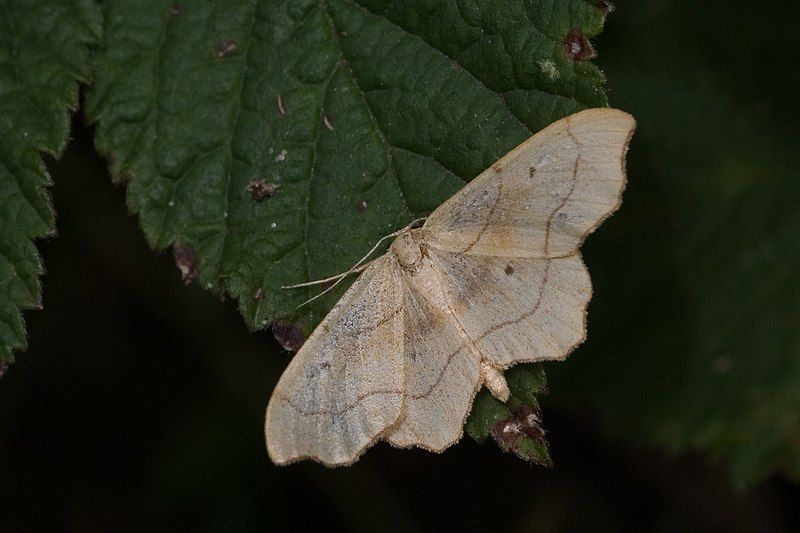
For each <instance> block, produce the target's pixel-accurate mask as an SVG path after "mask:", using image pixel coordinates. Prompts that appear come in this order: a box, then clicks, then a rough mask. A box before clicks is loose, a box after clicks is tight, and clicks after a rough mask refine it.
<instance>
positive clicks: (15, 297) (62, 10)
mask: <svg viewBox="0 0 800 533" xmlns="http://www.w3.org/2000/svg"><path fill="white" fill-rule="evenodd" d="M2 11H3V13H2V15H0V376H2V375H3V372H4V369H5V367H6V363H9V362H11V361H13V354H12V350H14V349H25V348H26V347H27V345H28V343H27V338H26V334H25V324H24V322H23V319H22V314H21V311H22V310H23V309H30V308H32V307H39V308H41V305H42V303H41V290H40V287H39V276H40V275H41V274H42V264H41V261H40V259H39V254H38V253H37V252H36V248H35V247H34V245H33V240H34V239H37V238H41V237H44V236H46V235H52V234H53V233H54V227H53V226H54V215H53V209H52V207H51V205H50V197H49V196H48V194H47V191H46V189H45V187H46V186H47V185H49V183H50V177H49V176H48V175H47V172H46V170H45V168H44V164H43V163H42V161H41V158H40V157H39V152H40V151H45V152H47V153H49V154H51V155H55V154H59V153H60V152H61V151H62V150H63V149H64V146H65V145H66V143H67V138H68V137H69V114H70V113H69V112H70V110H75V109H77V106H78V82H79V81H82V82H87V81H89V79H90V72H89V71H90V69H89V48H88V45H89V44H92V43H97V42H98V41H99V39H100V31H101V19H100V10H99V9H98V8H97V6H96V5H95V4H94V3H93V2H92V1H91V0H68V1H59V2H51V1H49V0H7V1H6V2H5V3H4V4H3V6H2Z"/></svg>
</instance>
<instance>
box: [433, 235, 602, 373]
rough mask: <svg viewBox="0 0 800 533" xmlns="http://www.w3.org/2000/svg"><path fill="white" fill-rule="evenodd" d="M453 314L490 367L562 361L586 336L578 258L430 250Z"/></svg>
mask: <svg viewBox="0 0 800 533" xmlns="http://www.w3.org/2000/svg"><path fill="white" fill-rule="evenodd" d="M429 257H430V259H431V261H432V262H433V264H434V268H435V269H436V271H437V273H438V274H439V279H440V283H441V286H442V288H443V291H444V293H445V294H446V295H447V298H448V304H449V306H450V308H451V309H452V310H453V314H454V315H455V316H456V317H457V318H458V322H459V324H460V325H461V327H463V328H464V331H465V332H466V333H467V335H468V336H469V338H470V339H471V340H472V342H473V343H474V345H475V347H476V348H477V351H478V352H479V353H480V354H481V356H482V357H483V358H484V359H485V360H487V361H488V362H490V363H491V364H492V365H494V366H497V367H500V368H506V367H508V366H510V365H513V364H516V363H521V362H530V361H545V360H553V359H564V358H565V357H566V356H567V355H568V354H569V353H570V352H571V351H572V350H573V349H574V348H575V347H576V346H577V345H578V344H580V343H581V342H583V340H584V339H585V337H586V325H585V322H586V321H585V316H586V306H587V304H588V302H589V299H590V298H591V295H592V286H591V281H590V279H589V273H588V271H587V270H586V267H585V265H584V264H583V261H582V260H581V258H580V255H579V254H574V255H571V256H567V257H561V258H547V259H538V258H528V257H520V258H503V257H492V256H480V255H471V254H460V253H448V252H441V251H435V250H431V251H430V252H429Z"/></svg>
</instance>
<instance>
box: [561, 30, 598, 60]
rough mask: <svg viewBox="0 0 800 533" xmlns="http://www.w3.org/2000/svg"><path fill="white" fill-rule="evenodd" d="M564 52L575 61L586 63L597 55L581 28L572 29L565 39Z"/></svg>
mask: <svg viewBox="0 0 800 533" xmlns="http://www.w3.org/2000/svg"><path fill="white" fill-rule="evenodd" d="M564 52H565V53H566V54H567V57H568V58H570V59H572V60H573V61H585V60H587V59H591V58H593V57H596V56H597V54H596V53H595V51H594V48H593V47H592V43H590V42H589V39H587V38H586V36H585V35H584V34H583V32H582V31H581V30H580V28H572V29H571V30H570V31H569V33H568V34H567V36H566V37H564Z"/></svg>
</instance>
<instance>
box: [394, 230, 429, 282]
mask: <svg viewBox="0 0 800 533" xmlns="http://www.w3.org/2000/svg"><path fill="white" fill-rule="evenodd" d="M425 246H426V245H425V241H424V240H423V239H422V235H421V234H420V230H418V229H412V230H410V231H407V232H405V233H403V234H401V235H400V236H399V237H397V238H396V239H395V240H394V242H393V243H392V247H391V250H392V253H393V254H394V256H395V257H396V258H397V261H398V262H399V263H400V266H402V267H403V269H405V270H407V271H411V272H416V271H418V270H419V269H420V268H421V267H422V258H423V257H425Z"/></svg>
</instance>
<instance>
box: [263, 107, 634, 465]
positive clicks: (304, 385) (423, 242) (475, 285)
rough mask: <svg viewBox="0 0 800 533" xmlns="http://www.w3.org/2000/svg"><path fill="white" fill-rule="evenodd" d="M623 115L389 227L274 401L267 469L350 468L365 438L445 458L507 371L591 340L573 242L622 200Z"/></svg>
mask: <svg viewBox="0 0 800 533" xmlns="http://www.w3.org/2000/svg"><path fill="white" fill-rule="evenodd" d="M634 128H635V121H634V119H633V117H632V116H631V115H629V114H627V113H625V112H623V111H619V110H615V109H605V108H601V109H588V110H585V111H581V112H579V113H576V114H574V115H571V116H568V117H566V118H564V119H561V120H559V121H557V122H555V123H553V124H551V125H550V126H548V127H546V128H545V129H543V130H542V131H540V132H539V133H537V134H536V135H534V136H533V137H531V138H529V139H528V140H526V141H525V142H523V143H522V144H521V145H519V146H518V147H516V148H515V149H514V150H512V151H511V152H509V153H508V154H507V155H505V156H504V157H503V158H501V159H500V160H499V161H497V162H496V163H495V164H494V165H492V166H491V167H490V168H488V169H486V170H485V171H484V172H483V173H481V174H480V175H479V176H478V177H476V178H475V179H473V180H472V181H471V182H470V183H469V184H467V185H466V186H465V187H464V188H463V189H461V190H460V191H459V192H458V193H456V194H455V195H454V196H452V197H451V198H450V199H449V200H447V201H446V202H445V203H443V204H442V205H441V206H440V207H438V208H437V209H436V210H435V211H434V212H433V213H431V215H430V216H429V217H428V218H427V219H426V220H425V223H424V224H423V225H422V227H419V228H414V229H411V228H409V229H407V230H405V231H403V232H402V233H401V234H399V235H398V236H397V237H396V238H395V240H394V241H393V242H392V244H391V246H390V247H389V251H388V252H387V253H386V254H384V255H383V256H381V257H379V258H377V259H376V260H374V261H373V262H372V263H370V264H369V266H368V267H367V268H366V269H365V270H364V271H363V272H362V273H361V275H360V276H359V278H358V279H357V280H356V281H355V283H353V285H352V286H351V287H350V289H349V290H348V291H347V292H346V293H345V294H344V296H342V298H341V299H340V300H339V302H338V303H337V304H336V306H335V307H334V308H333V309H332V310H331V312H330V313H329V314H328V315H327V316H326V317H325V319H324V320H323V321H322V322H321V323H320V324H319V326H318V327H317V328H316V329H315V330H314V332H313V333H312V334H311V336H310V337H309V339H308V340H307V341H306V343H305V344H304V345H303V347H302V348H301V349H300V351H299V352H298V353H297V355H296V356H295V357H294V358H293V359H292V361H291V363H290V364H289V365H288V367H287V368H286V370H285V372H284V373H283V375H282V376H281V378H280V381H279V382H278V385H277V386H276V387H275V390H274V392H273V394H272V397H271V399H270V401H269V406H268V407H267V414H266V429H265V432H266V441H267V450H268V452H269V456H270V458H271V459H272V460H273V461H274V462H275V463H277V464H286V463H291V462H294V461H299V460H303V459H313V460H315V461H319V462H321V463H324V464H326V465H329V466H338V465H349V464H352V463H353V462H355V461H356V460H358V458H359V457H360V456H361V454H362V453H363V452H364V451H365V450H366V449H367V448H368V447H369V446H371V445H372V444H374V443H375V442H377V441H379V440H384V441H387V442H389V443H390V444H392V445H394V446H398V447H403V448H405V447H412V446H419V447H421V448H424V449H427V450H430V451H433V452H440V451H442V450H444V449H445V448H447V447H449V446H450V445H452V444H453V443H455V442H456V441H458V440H459V439H460V438H461V436H462V434H463V429H462V428H463V426H464V422H465V419H466V417H467V416H468V414H469V412H470V409H471V406H472V402H473V399H474V398H475V395H476V393H477V392H478V390H479V389H480V388H481V387H482V386H484V385H485V386H486V387H487V388H488V389H489V390H490V391H491V393H492V394H493V395H494V396H495V397H496V398H498V399H499V400H501V401H506V400H507V399H508V397H509V389H508V385H507V384H506V381H505V379H504V377H503V370H504V369H506V368H508V367H510V366H512V365H515V364H518V363H525V362H532V361H550V360H563V359H565V358H566V357H567V355H569V353H570V352H572V350H574V349H575V347H577V346H578V345H579V344H580V343H581V342H583V340H584V339H585V337H586V320H585V317H586V307H587V304H588V302H589V299H590V298H591V294H592V287H591V282H590V280H589V273H588V271H587V269H586V266H585V265H584V264H583V261H582V259H581V255H580V250H579V248H580V246H581V244H582V243H583V240H584V239H585V238H586V236H587V235H588V234H589V233H591V232H592V231H593V230H594V229H595V228H596V227H597V226H598V225H599V224H600V223H601V222H602V221H603V220H604V219H605V218H606V217H608V216H609V215H610V214H611V213H613V212H614V211H615V210H616V209H617V208H618V207H619V205H620V199H621V194H622V190H623V189H624V187H625V181H626V177H625V155H626V153H627V150H628V144H629V142H630V139H631V136H632V134H633V131H634Z"/></svg>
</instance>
